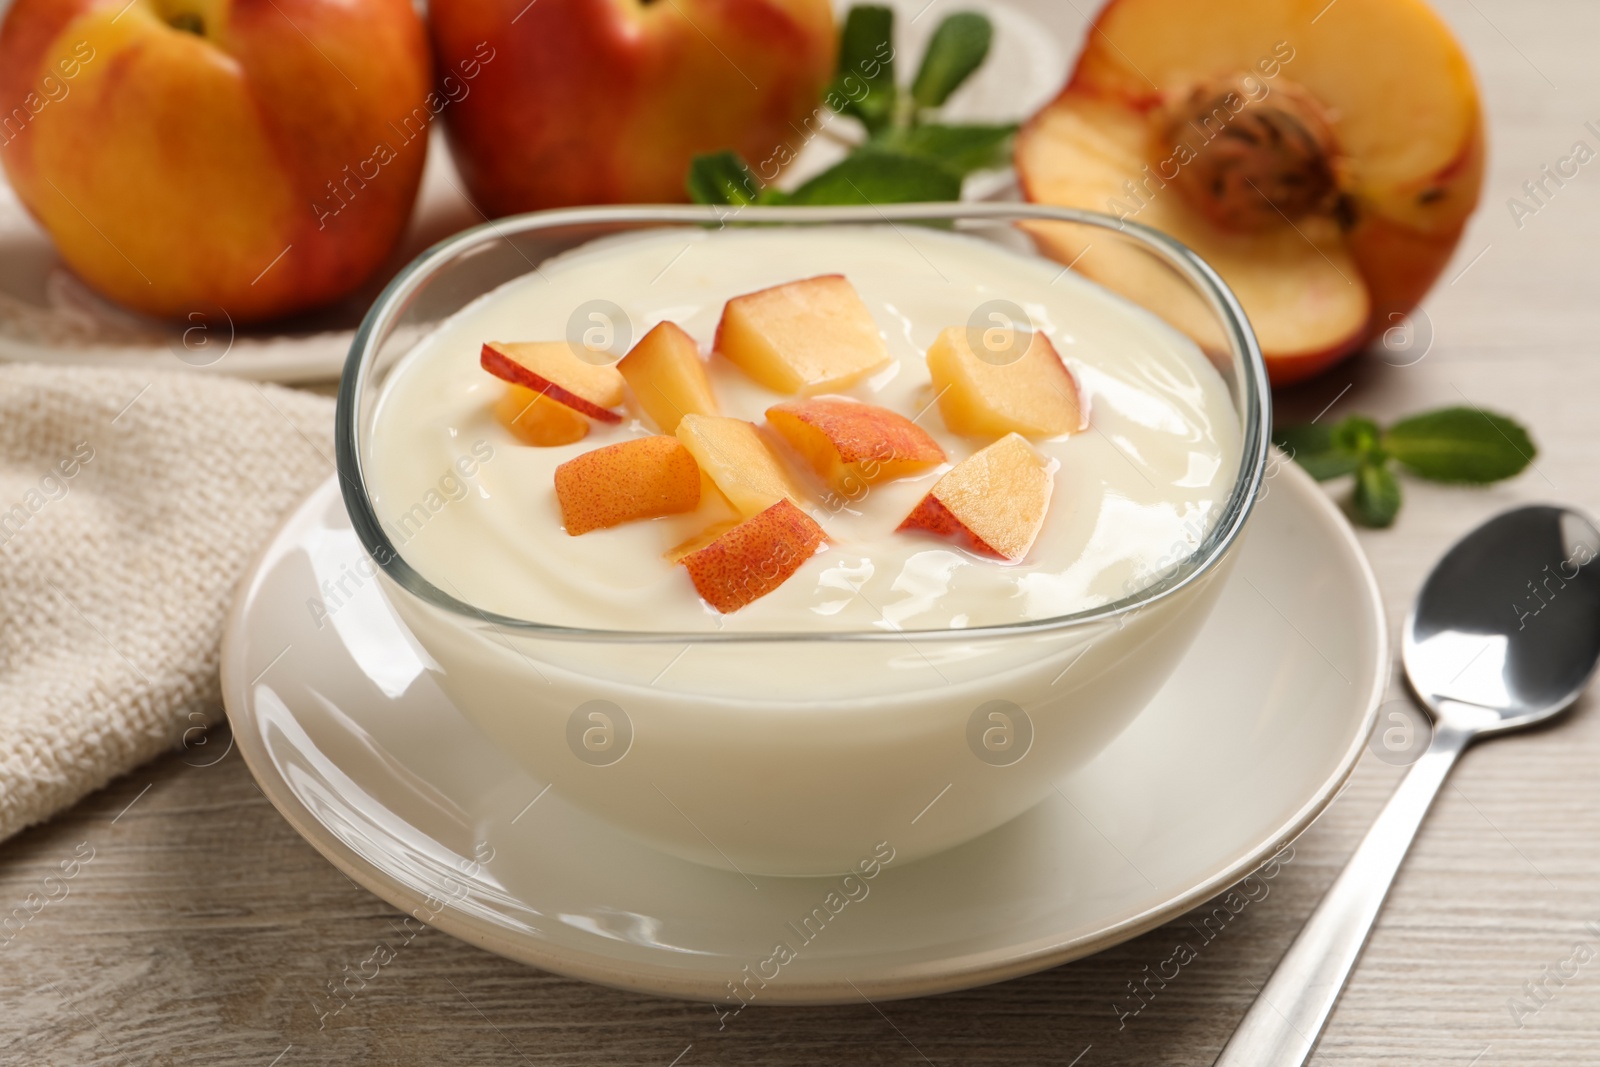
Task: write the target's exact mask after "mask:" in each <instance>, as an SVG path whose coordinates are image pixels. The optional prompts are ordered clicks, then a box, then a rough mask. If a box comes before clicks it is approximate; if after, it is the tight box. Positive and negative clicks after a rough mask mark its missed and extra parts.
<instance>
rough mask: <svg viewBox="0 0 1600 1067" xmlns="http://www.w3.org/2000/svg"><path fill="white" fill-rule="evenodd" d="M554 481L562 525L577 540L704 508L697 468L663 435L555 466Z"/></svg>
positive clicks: (678, 445) (674, 440)
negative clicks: (610, 529) (626, 523)
mask: <svg viewBox="0 0 1600 1067" xmlns="http://www.w3.org/2000/svg"><path fill="white" fill-rule="evenodd" d="M555 480H556V500H557V501H558V502H559V503H560V505H561V522H562V525H564V526H565V527H566V528H567V533H569V534H571V535H572V536H574V537H576V536H578V535H579V534H585V533H588V532H589V531H590V530H603V529H606V528H607V527H610V526H617V525H620V524H622V523H625V522H634V521H636V520H638V519H654V518H658V517H659V516H662V515H676V514H679V513H681V512H685V511H693V510H694V509H695V508H696V507H697V506H699V504H700V468H699V466H698V465H696V463H695V461H694V457H693V456H691V455H690V454H689V450H688V449H687V448H684V447H683V443H682V442H681V441H679V440H678V439H677V438H676V437H668V436H666V435H664V434H657V435H654V436H651V437H636V438H634V439H633V440H631V441H623V442H621V443H619V444H614V445H607V446H605V447H604V448H597V449H595V450H594V451H593V452H585V453H584V454H583V455H581V456H577V457H574V458H573V459H569V460H567V461H566V462H565V463H563V464H561V465H560V466H559V467H557V468H556V475H555Z"/></svg>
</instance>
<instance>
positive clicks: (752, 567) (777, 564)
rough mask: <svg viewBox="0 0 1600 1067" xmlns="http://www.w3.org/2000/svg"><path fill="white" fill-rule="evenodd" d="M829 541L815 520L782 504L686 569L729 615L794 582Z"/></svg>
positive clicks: (698, 553) (696, 555) (687, 560)
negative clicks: (803, 565)
mask: <svg viewBox="0 0 1600 1067" xmlns="http://www.w3.org/2000/svg"><path fill="white" fill-rule="evenodd" d="M825 540H827V538H826V536H825V535H824V534H823V532H822V527H820V526H818V525H817V524H816V522H815V521H814V520H813V519H812V518H811V516H809V515H807V514H806V513H805V512H803V511H801V510H800V509H799V508H797V507H795V506H794V505H793V504H791V503H789V501H787V500H780V501H778V502H777V503H776V504H773V505H772V506H771V507H769V508H767V509H766V510H765V511H761V512H759V513H757V514H756V515H753V516H751V517H750V518H748V519H746V520H744V521H743V522H741V523H740V524H739V525H737V526H735V527H733V529H731V530H728V531H727V532H725V533H723V534H722V535H721V536H719V537H717V538H716V539H715V540H713V541H712V542H711V543H710V544H708V545H706V546H705V547H704V548H700V549H697V550H695V551H692V552H690V553H689V554H688V555H686V556H684V557H683V559H682V563H683V565H684V567H686V568H687V569H688V571H689V579H690V580H691V581H692V582H694V587H695V589H696V590H698V591H699V593H700V595H701V596H702V597H704V598H705V600H706V603H708V604H710V605H711V606H712V607H714V608H716V609H717V610H718V611H720V612H722V613H723V614H724V615H726V614H728V613H729V612H733V611H738V610H739V609H740V608H742V607H744V606H745V605H746V604H748V603H750V602H751V601H752V600H759V599H760V598H761V597H764V596H766V595H767V594H768V593H770V592H772V591H773V590H774V589H776V588H778V586H780V585H782V584H783V583H784V582H786V581H788V580H789V577H790V575H792V574H794V572H795V571H797V570H799V569H800V565H801V564H802V563H804V562H805V561H806V560H808V559H810V558H811V557H812V556H813V555H814V554H815V553H816V551H817V546H819V545H820V544H822V542H823V541H825Z"/></svg>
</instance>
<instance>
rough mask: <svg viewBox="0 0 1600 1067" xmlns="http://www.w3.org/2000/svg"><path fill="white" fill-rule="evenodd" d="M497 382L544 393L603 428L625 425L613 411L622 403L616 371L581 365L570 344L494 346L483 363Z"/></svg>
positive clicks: (489, 344)
mask: <svg viewBox="0 0 1600 1067" xmlns="http://www.w3.org/2000/svg"><path fill="white" fill-rule="evenodd" d="M478 362H479V364H480V365H481V366H482V367H483V369H484V370H486V371H488V372H489V373H490V374H492V375H494V376H495V377H496V378H501V379H504V380H505V381H508V382H510V383H511V384H513V385H520V386H523V387H524V388H526V389H531V390H533V391H534V392H536V393H543V394H544V395H545V396H548V397H549V398H550V399H551V400H557V401H560V402H561V403H563V404H565V405H567V407H569V408H572V409H573V410H574V411H579V412H582V413H583V414H585V415H587V416H589V417H590V418H591V419H598V420H599V421H601V422H621V421H622V416H621V415H618V414H617V413H616V412H615V411H611V410H609V409H610V408H614V407H616V406H617V405H618V404H620V403H622V392H623V380H622V375H621V374H620V373H619V372H618V371H617V368H615V367H612V366H609V365H606V364H602V363H589V362H587V361H586V360H582V359H579V358H578V356H577V355H576V354H574V352H573V351H572V346H571V345H569V344H567V342H565V341H489V342H487V343H485V344H484V346H483V352H482V354H481V355H480V356H479V359H478Z"/></svg>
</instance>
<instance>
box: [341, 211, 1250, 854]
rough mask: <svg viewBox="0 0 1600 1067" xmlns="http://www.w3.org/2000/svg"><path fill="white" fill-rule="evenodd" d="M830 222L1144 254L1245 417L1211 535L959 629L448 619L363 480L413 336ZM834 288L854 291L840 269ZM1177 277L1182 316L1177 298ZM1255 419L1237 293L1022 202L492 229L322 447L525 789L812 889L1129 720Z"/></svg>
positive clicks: (943, 843) (404, 326) (1164, 662)
mask: <svg viewBox="0 0 1600 1067" xmlns="http://www.w3.org/2000/svg"><path fill="white" fill-rule="evenodd" d="M1019 224H1020V226H1019ZM830 225H849V226H851V227H869V228H881V229H882V231H883V233H884V234H885V237H886V238H887V239H896V240H898V239H901V237H900V236H899V235H900V234H901V233H902V232H903V229H904V227H907V226H935V227H940V228H943V229H946V230H952V231H955V232H957V233H962V234H967V235H970V236H972V237H974V238H976V239H988V240H994V241H998V242H1000V243H1002V244H1005V245H1008V246H1010V247H1012V248H1013V249H1017V250H1021V251H1023V252H1024V254H1027V255H1030V256H1033V255H1037V253H1034V252H1033V251H1032V249H1031V246H1030V245H1029V243H1028V241H1027V238H1026V237H1025V236H1024V235H1023V232H1022V230H1023V229H1026V228H1033V227H1048V228H1051V229H1052V230H1053V231H1054V233H1055V235H1056V236H1057V237H1062V236H1066V235H1069V234H1071V233H1072V232H1074V231H1076V233H1077V234H1078V236H1079V237H1080V238H1082V242H1081V243H1083V244H1084V246H1085V247H1087V246H1088V245H1089V244H1090V243H1092V242H1103V243H1106V244H1111V243H1115V244H1117V245H1120V246H1123V247H1122V249H1121V251H1120V252H1119V254H1121V255H1122V256H1124V257H1126V256H1128V255H1129V254H1137V255H1139V256H1143V257H1148V258H1149V259H1150V260H1151V262H1150V264H1149V265H1148V266H1149V269H1151V270H1153V271H1158V272H1160V273H1161V275H1162V278H1161V282H1160V284H1158V285H1156V286H1153V287H1152V288H1153V291H1156V292H1160V293H1162V294H1163V296H1162V300H1163V303H1166V304H1169V306H1167V307H1153V308H1148V309H1147V310H1149V311H1151V312H1153V313H1155V314H1156V315H1157V316H1162V317H1165V318H1167V319H1168V320H1169V321H1170V322H1171V323H1172V324H1173V325H1174V326H1175V327H1176V328H1179V329H1181V330H1182V331H1183V332H1185V333H1187V334H1188V335H1189V336H1190V337H1192V338H1193V339H1194V340H1195V341H1196V342H1197V343H1198V344H1199V345H1200V347H1201V349H1202V351H1204V353H1205V354H1206V356H1207V357H1208V358H1209V360H1210V361H1211V363H1212V364H1213V366H1214V367H1215V368H1216V370H1217V371H1218V373H1219V374H1220V375H1221V377H1222V380H1223V383H1224V385H1225V387H1226V390H1227V392H1228V394H1229V397H1230V399H1231V400H1232V405H1233V409H1234V412H1233V413H1234V414H1235V415H1236V416H1237V418H1238V421H1239V439H1240V441H1241V446H1242V447H1241V451H1240V459H1239V466H1238V470H1237V474H1236V478H1235V481H1234V486H1233V489H1232V491H1231V493H1230V495H1229V497H1228V499H1227V500H1226V502H1225V504H1224V505H1223V506H1222V507H1221V508H1220V509H1219V511H1218V513H1217V515H1216V518H1215V521H1214V523H1213V525H1212V526H1211V527H1210V528H1209V530H1207V531H1206V532H1205V533H1204V535H1203V536H1201V537H1199V538H1197V542H1198V543H1196V544H1194V545H1192V546H1188V545H1185V546H1183V549H1184V550H1183V551H1182V552H1179V553H1176V554H1175V555H1176V558H1173V559H1171V560H1169V561H1164V564H1163V566H1162V567H1161V569H1160V570H1159V571H1158V572H1155V573H1150V574H1147V575H1143V576H1141V577H1142V579H1144V580H1143V581H1141V582H1140V583H1135V586H1133V587H1130V588H1129V590H1128V594H1127V595H1126V596H1123V597H1122V598H1121V599H1118V600H1115V601H1113V602H1110V603H1106V604H1102V605H1100V606H1097V607H1094V608H1092V609H1090V610H1084V611H1080V612H1076V613H1074V614H1071V615H1064V616H1060V617H1054V618H1042V619H1035V620H1030V621H1026V622H1020V623H1011V624H1006V625H995V626H973V627H970V628H966V629H939V630H893V629H874V630H862V631H850V632H842V631H835V632H803V633H777V632H764V631H756V632H751V631H748V630H745V631H739V632H723V631H705V632H701V631H696V632H671V631H662V630H656V629H650V628H649V627H648V626H645V627H642V628H640V629H627V630H623V629H610V630H607V629H583V628H576V627H570V626H553V625H548V624H545V623H541V622H538V621H534V620H530V619H522V618H515V617H512V616H508V615H505V614H500V613H497V612H494V611H490V610H485V609H483V608H481V607H479V606H477V605H474V604H471V603H466V602H464V601H463V600H462V599H460V598H459V597H458V596H456V595H455V594H454V593H453V591H450V590H447V589H444V588H441V587H440V585H438V584H435V582H434V581H431V580H430V579H429V577H428V576H426V575H424V574H422V573H420V572H419V571H418V570H416V569H415V568H414V567H413V566H412V565H411V564H410V563H408V561H407V559H406V557H405V554H404V552H403V551H401V549H400V548H399V547H398V545H397V540H403V539H397V538H395V537H394V536H393V532H394V530H395V529H396V526H395V519H396V517H395V516H392V515H389V516H386V515H383V514H381V513H380V511H381V509H380V508H378V507H376V506H375V505H374V501H373V499H372V494H371V493H369V486H368V482H367V479H366V474H365V472H366V470H367V467H368V462H367V461H368V459H369V457H370V450H371V448H372V426H373V421H374V416H375V409H376V407H377V403H376V402H377V400H378V398H379V396H380V394H381V392H382V390H383V387H384V382H385V380H386V378H387V377H388V375H389V374H390V372H391V371H392V370H393V369H394V367H395V366H396V364H397V361H398V360H399V359H400V358H401V357H402V356H404V355H405V354H406V353H407V352H408V351H410V350H411V349H412V348H413V347H414V346H415V345H416V343H417V342H418V341H419V339H421V338H423V337H425V336H427V335H428V333H429V332H430V331H432V330H434V329H436V328H437V327H438V326H439V325H440V323H442V322H443V321H444V320H445V319H447V318H448V317H449V316H451V315H452V314H454V313H455V312H457V311H459V310H460V309H462V308H463V307H464V306H466V305H467V304H469V303H471V302H472V301H474V300H476V299H477V298H479V297H481V296H483V295H484V294H486V293H488V292H490V291H491V290H494V289H496V288H497V287H499V286H500V285H502V284H504V283H506V282H508V281H510V280H512V279H514V278H517V277H520V276H522V275H525V274H527V273H529V272H530V271H534V270H537V269H538V267H539V265H540V264H541V263H544V262H545V261H546V260H548V259H550V258H551V257H552V256H555V255H558V254H560V253H563V252H566V251H568V250H571V249H573V248H576V247H578V246H580V245H585V244H588V243H589V242H592V241H595V240H597V239H599V238H616V237H617V235H625V234H628V233H632V232H639V231H645V230H652V231H656V230H660V229H661V228H664V227H680V228H698V229H703V228H706V227H723V226H738V227H745V226H762V227H800V226H805V227H815V226H830ZM1057 246H1058V247H1059V242H1058V245H1057ZM838 269H839V270H840V271H842V272H844V273H847V274H848V272H849V270H850V264H849V263H840V264H839V268H838ZM1060 269H1062V270H1063V271H1064V270H1066V269H1070V268H1060ZM1179 284H1181V286H1182V288H1183V300H1182V301H1181V308H1179V307H1178V306H1177V305H1173V304H1171V295H1172V293H1173V291H1174V286H1175V285H1179ZM730 295H732V294H730ZM1105 298H1106V299H1107V300H1111V301H1123V300H1124V298H1122V297H1118V296H1113V295H1111V294H1110V293H1109V292H1107V293H1106V294H1105ZM1196 309H1201V310H1202V311H1203V312H1204V313H1205V314H1206V316H1208V317H1207V318H1205V319H1203V320H1199V319H1197V311H1196ZM1175 310H1176V313H1175ZM1268 405H1269V393H1268V386H1267V376H1266V370H1265V367H1264V365H1263V363H1262V359H1261V353H1260V351H1259V349H1258V347H1257V345H1256V341H1255V337H1254V335H1253V334H1252V332H1251V330H1250V327H1249V325H1248V323H1247V321H1246V319H1245V316H1244V313H1243V311H1242V310H1241V309H1240V307H1239V304H1238V301H1237V300H1236V299H1235V298H1234V296H1233V294H1232V293H1231V292H1229V291H1228V289H1227V287H1226V286H1225V285H1224V284H1223V282H1222V281H1221V279H1220V278H1219V277H1218V276H1217V274H1216V272H1215V271H1213V270H1212V269H1211V268H1210V267H1209V266H1207V265H1206V264H1205V263H1204V262H1202V261H1201V260H1200V259H1199V258H1198V257H1197V256H1195V255H1194V254H1193V253H1192V252H1190V251H1189V250H1188V249H1186V248H1185V247H1183V246H1182V245H1180V244H1179V243H1178V242H1176V241H1174V240H1172V239H1171V238H1169V237H1167V236H1165V235H1163V234H1160V233H1158V232H1156V231H1154V230H1150V229H1148V228H1146V227H1143V226H1140V225H1138V224H1136V223H1131V222H1122V221H1119V220H1117V219H1115V218H1112V217H1110V216H1106V215H1100V214H1097V213H1093V212H1085V211H1077V210H1072V209H1065V208H1050V207H1041V206H1032V205H1014V204H912V205H893V206H884V207H872V206H867V207H835V208H767V207H760V208H758V207H747V208H742V209H727V208H698V207H687V206H683V207H676V206H632V207H594V208H575V209H568V210H560V211H549V212H539V213H534V214H528V215H521V216H516V217H513V218H507V219H501V220H498V221H495V222H490V223H486V224H485V225H482V226H479V227H476V228H474V229H471V230H467V231H464V232H462V233H460V234H458V235H456V236H454V237H452V238H450V239H448V240H446V241H443V242H441V243H440V244H438V245H436V246H434V247H433V248H432V249H430V250H429V251H428V252H426V253H424V254H423V255H422V256H420V257H419V258H418V259H417V260H416V261H414V262H413V263H412V264H411V265H410V266H409V267H407V268H406V269H405V270H404V271H402V272H401V273H400V274H399V275H398V276H397V277H396V278H395V279H394V280H393V281H392V282H391V283H390V284H389V286H388V287H387V288H386V289H385V290H384V292H383V293H382V295H381V296H380V297H379V298H378V300H377V302H376V303H375V304H374V305H373V307H372V309H371V310H370V311H369V312H368V313H367V316H366V318H365V320H364V321H363V323H362V325H361V327H360V329H359V330H358V332H357V333H356V336H355V340H354V343H353V344H352V346H351V351H350V357H349V361H348V363H347V365H346V367H345V372H344V378H343V381H342V383H341V386H340V391H339V400H338V416H337V427H336V446H337V452H338V471H339V480H340V486H341V489H342V491H343V494H344V501H345V506H346V508H347V509H348V511H349V513H350V519H351V522H352V524H353V526H354V528H355V531H356V534H357V536H358V537H359V538H360V540H361V543H362V545H363V547H364V548H365V550H366V552H367V554H368V555H369V556H370V558H371V560H372V561H373V562H374V563H375V565H376V568H375V569H376V571H377V573H379V574H380V576H381V581H380V584H381V586H382V588H383V589H384V590H385V593H386V595H387V596H388V598H389V600H390V602H391V603H392V604H393V606H394V608H395V609H396V612H397V613H398V614H399V615H400V617H401V618H402V619H403V620H404V622H405V623H406V624H407V626H408V627H409V629H410V631H411V633H412V634H413V636H414V637H415V639H416V641H417V642H418V644H419V645H420V646H421V647H422V648H423V649H424V650H425V651H426V652H427V654H428V657H429V659H430V660H431V666H430V669H431V670H432V671H433V672H434V674H435V676H436V679H437V681H438V682H439V684H440V685H441V687H442V688H443V689H444V691H445V692H446V693H447V694H448V695H449V696H450V698H451V699H452V700H453V701H454V702H455V703H456V704H457V705H458V706H459V707H460V708H461V710H462V711H463V712H464V713H465V715H466V716H467V717H468V718H469V719H471V720H472V721H473V722H475V723H476V724H477V725H478V726H479V727H480V728H481V729H482V730H484V731H485V732H486V733H487V734H488V735H489V736H490V737H491V738H493V739H494V740H495V741H496V742H497V744H498V745H499V746H500V747H502V748H503V749H504V750H505V751H506V752H508V753H509V754H510V755H511V756H512V757H513V758H515V759H516V760H518V761H519V762H520V763H521V764H522V765H524V766H525V767H526V768H527V769H528V770H529V771H530V773H532V774H533V775H534V776H535V777H536V778H537V779H538V781H539V783H540V784H541V786H543V785H549V786H551V787H553V788H554V789H556V790H557V791H559V792H560V793H561V794H562V795H563V796H564V797H565V798H566V799H567V800H568V801H569V802H571V803H573V804H576V805H578V806H579V807H581V808H584V809H586V810H587V811H589V812H591V813H593V814H595V815H598V816H599V817H601V818H602V819H604V820H605V821H607V822H609V823H610V824H612V825H613V826H615V827H617V828H619V829H620V830H622V831H623V832H625V833H627V834H630V835H632V836H634V837H635V838H637V839H639V840H642V841H644V842H646V843H647V844H649V845H652V846H654V847H656V848H660V849H663V850H665V851H667V852H670V853H673V854H675V855H678V856H681V857H684V858H686V859H690V860H693V861H696V862H700V863H705V864H710V865H713V866H717V867H723V868H727V869H731V870H735V871H738V872H739V873H741V874H744V875H746V876H753V875H781V876H797V875H816V876H820V875H833V874H841V873H846V872H849V871H852V870H856V871H859V870H862V869H864V865H870V864H871V863H873V862H875V861H876V862H883V857H884V856H885V855H892V856H894V857H895V858H896V860H897V862H906V861H908V860H912V859H916V858H917V857H919V856H924V855H929V854H932V853H934V852H936V851H940V850H942V849H945V848H949V847H952V846H954V845H957V844H960V843H961V842H963V841H966V840H969V839H971V838H973V837H975V836H977V835H979V834H982V833H984V832H986V831H988V830H990V829H992V828H994V827H996V826H998V825H1000V824H1002V823H1004V822H1006V821H1008V820H1009V819H1011V818H1014V817H1015V816H1017V815H1019V814H1021V813H1022V812H1023V811H1025V810H1027V809H1028V808H1030V807H1032V806H1033V805H1034V804H1037V803H1038V802H1039V801H1041V800H1043V799H1044V798H1045V797H1046V796H1047V795H1049V794H1050V793H1051V792H1052V783H1053V782H1054V781H1055V780H1056V779H1057V778H1059V777H1060V776H1061V775H1062V774H1064V773H1066V772H1067V771H1070V770H1072V769H1073V768H1074V767H1076V766H1078V765H1080V764H1082V763H1084V762H1086V761H1087V760H1089V759H1090V758H1092V757H1093V756H1094V755H1095V754H1096V753H1098V752H1099V751H1100V750H1101V749H1102V748H1103V747H1104V746H1105V745H1106V744H1107V743H1108V742H1109V741H1110V740H1111V739H1112V738H1114V737H1115V736H1116V735H1117V734H1118V733H1119V732H1120V731H1121V730H1122V729H1123V728H1124V727H1126V726H1127V724H1128V723H1129V722H1131V721H1132V720H1133V718H1134V717H1135V716H1136V715H1137V714H1138V713H1139V711H1140V710H1141V709H1142V708H1143V707H1144V706H1145V705H1146V704H1147V703H1148V702H1149V700H1150V698H1151V697H1152V696H1153V695H1154V694H1155V692H1156V691H1157V690H1158V689H1159V688H1160V687H1161V685H1162V684H1163V683H1164V682H1165V680H1166V679H1167V677H1168V676H1169V675H1170V673H1171V672H1172V670H1173V669H1174V668H1175V667H1176V665H1177V663H1178V661H1179V660H1180V659H1181V658H1182V656H1183V654H1184V652H1185V651H1186V649H1187V648H1188V645H1189V643H1190V641H1191V640H1192V638H1193V636H1194V635H1195V633H1197V632H1198V630H1199V628H1200V626H1201V625H1202V623H1203V622H1204V620H1205V617H1206V615H1207V613H1208V612H1209V609H1210V606H1211V604H1212V603H1213V602H1214V600H1215V598H1216V595H1217V593H1218V592H1219V591H1220V589H1221V585H1222V579H1223V577H1224V575H1225V574H1226V572H1227V570H1228V567H1229V563H1230V560H1231V554H1230V550H1231V549H1232V547H1233V546H1234V544H1235V543H1236V541H1237V540H1238V538H1239V536H1240V534H1241V532H1242V531H1243V529H1244V527H1245V524H1246V522H1247V520H1248V519H1249V516H1250V513H1251V509H1252V507H1253V505H1254V502H1255V500H1256V496H1257V492H1258V489H1259V487H1260V485H1261V481H1262V477H1263V474H1264V471H1265V468H1266V463H1267V459H1268V427H1269V412H1268ZM443 584H445V585H449V584H450V583H449V581H448V577H447V576H446V577H445V578H444V579H443ZM669 668H670V670H669Z"/></svg>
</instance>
